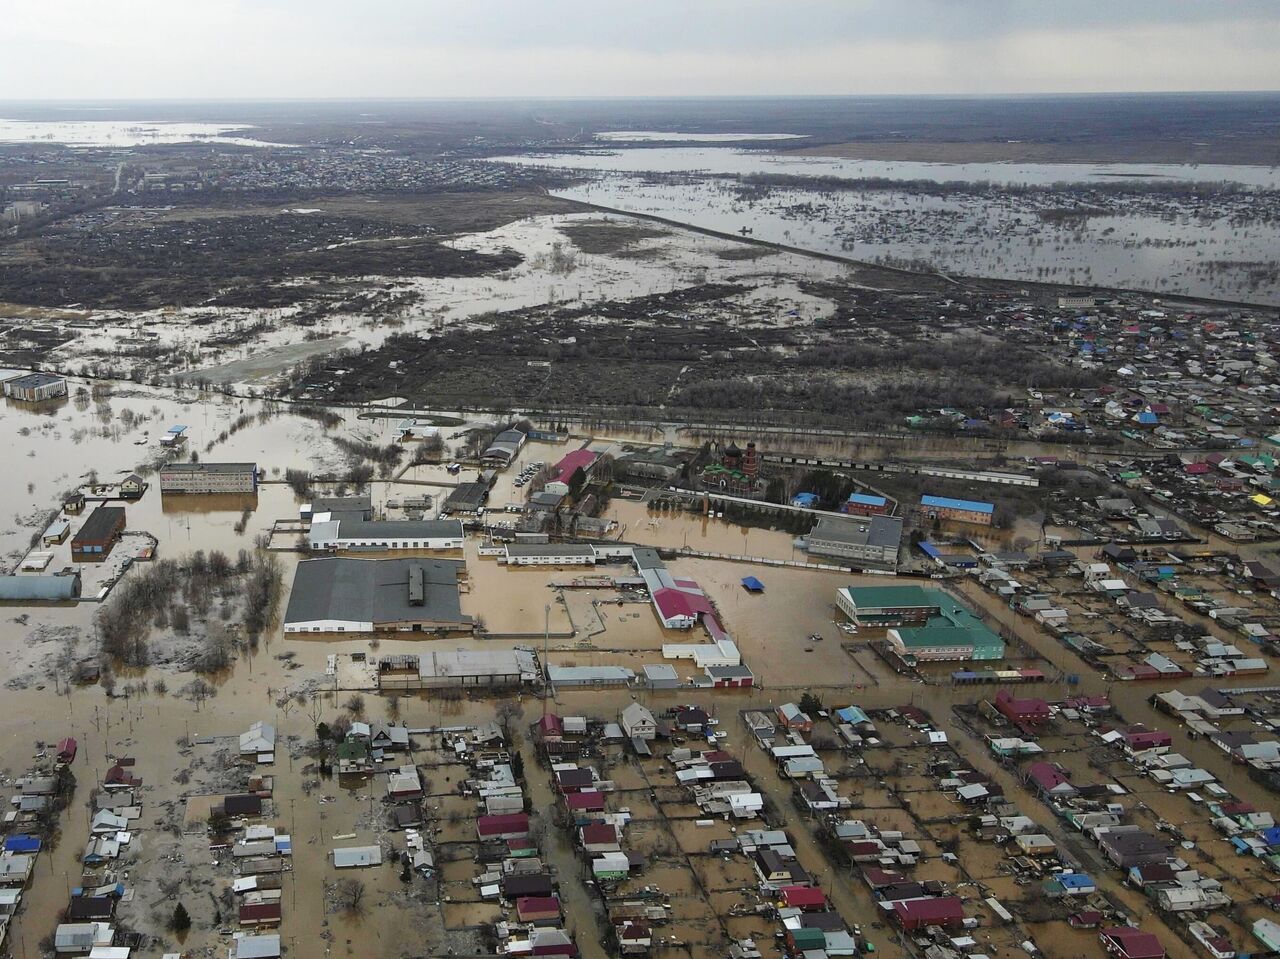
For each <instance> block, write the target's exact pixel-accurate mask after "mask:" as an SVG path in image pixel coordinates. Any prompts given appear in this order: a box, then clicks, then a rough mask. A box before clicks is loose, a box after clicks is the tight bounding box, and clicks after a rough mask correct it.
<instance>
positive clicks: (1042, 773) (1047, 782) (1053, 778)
mask: <svg viewBox="0 0 1280 959" xmlns="http://www.w3.org/2000/svg"><path fill="white" fill-rule="evenodd" d="M1022 779H1023V782H1025V783H1026V784H1027V785H1029V786H1031V787H1033V788H1034V789H1035V790H1036V791H1037V792H1039V793H1040V795H1041V796H1043V797H1045V798H1048V799H1052V798H1059V799H1067V798H1070V797H1071V796H1074V795H1076V794H1077V793H1079V791H1080V790H1078V789H1076V787H1075V786H1073V785H1072V784H1071V779H1070V778H1069V777H1068V776H1067V774H1066V773H1065V772H1063V771H1062V767H1060V766H1058V765H1056V764H1055V763H1048V762H1038V763H1032V764H1031V765H1030V766H1028V767H1027V768H1026V770H1025V771H1024V772H1023V774H1022Z"/></svg>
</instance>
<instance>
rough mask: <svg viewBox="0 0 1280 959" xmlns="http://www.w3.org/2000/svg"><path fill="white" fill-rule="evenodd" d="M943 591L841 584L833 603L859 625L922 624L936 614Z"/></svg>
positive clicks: (944, 596)
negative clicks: (842, 585) (843, 585)
mask: <svg viewBox="0 0 1280 959" xmlns="http://www.w3.org/2000/svg"><path fill="white" fill-rule="evenodd" d="M947 599H948V597H947V595H946V594H945V593H942V592H939V591H938V590H936V589H925V588H924V587H923V586H845V587H843V588H842V589H838V590H836V605H837V606H839V607H840V609H841V611H843V612H844V614H845V615H846V616H848V617H849V618H850V619H851V620H853V621H854V622H855V623H857V624H858V625H859V626H907V625H912V626H914V625H923V624H924V623H926V622H927V621H928V620H929V617H930V616H936V615H938V610H939V604H940V602H941V601H944V600H947Z"/></svg>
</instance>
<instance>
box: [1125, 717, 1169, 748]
mask: <svg viewBox="0 0 1280 959" xmlns="http://www.w3.org/2000/svg"><path fill="white" fill-rule="evenodd" d="M1120 736H1121V738H1122V739H1123V740H1124V745H1125V749H1127V750H1129V752H1131V753H1138V752H1142V751H1143V750H1147V749H1167V748H1168V747H1169V746H1171V745H1173V737H1172V736H1170V735H1169V734H1168V733H1166V732H1165V731H1164V730H1162V729H1148V728H1147V727H1146V726H1143V725H1142V724H1141V723H1139V724H1138V725H1136V726H1130V727H1129V728H1128V729H1124V730H1121V731H1120Z"/></svg>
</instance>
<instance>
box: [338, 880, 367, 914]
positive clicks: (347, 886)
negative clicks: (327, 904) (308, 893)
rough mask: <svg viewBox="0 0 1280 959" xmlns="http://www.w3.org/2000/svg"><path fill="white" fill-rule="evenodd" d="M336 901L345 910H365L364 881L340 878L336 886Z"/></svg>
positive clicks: (353, 911) (357, 911) (355, 911)
mask: <svg viewBox="0 0 1280 959" xmlns="http://www.w3.org/2000/svg"><path fill="white" fill-rule="evenodd" d="M334 891H335V896H334V901H335V902H336V904H337V906H338V908H339V909H341V910H342V911H343V912H350V913H361V912H364V892H365V889H364V883H363V882H362V881H361V880H359V879H340V880H338V883H337V885H336V886H335V887H334Z"/></svg>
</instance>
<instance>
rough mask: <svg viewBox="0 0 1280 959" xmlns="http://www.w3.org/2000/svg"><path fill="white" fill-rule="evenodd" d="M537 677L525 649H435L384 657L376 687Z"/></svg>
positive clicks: (511, 682)
mask: <svg viewBox="0 0 1280 959" xmlns="http://www.w3.org/2000/svg"><path fill="white" fill-rule="evenodd" d="M540 678H541V674H540V672H539V670H538V660H537V658H536V657H535V656H534V654H533V653H532V652H531V651H530V650H527V649H483V650H480V649H452V650H451V649H439V650H435V649H433V650H428V651H426V652H422V653H409V654H398V655H395V656H384V657H382V658H381V659H380V660H378V688H379V689H381V690H383V691H384V692H385V691H387V690H396V689H436V688H441V687H450V686H455V687H456V686H524V685H529V684H532V683H536V682H537V681H538V680H539V679H540Z"/></svg>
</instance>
